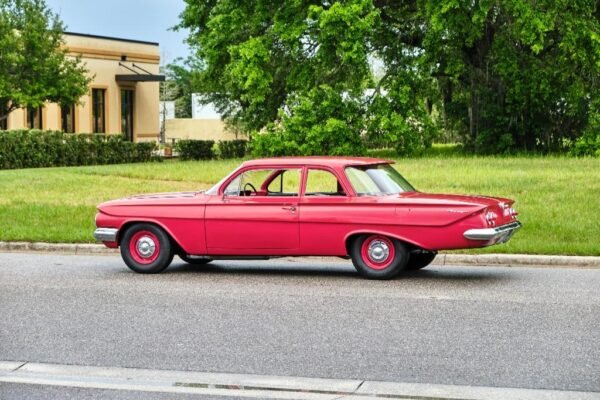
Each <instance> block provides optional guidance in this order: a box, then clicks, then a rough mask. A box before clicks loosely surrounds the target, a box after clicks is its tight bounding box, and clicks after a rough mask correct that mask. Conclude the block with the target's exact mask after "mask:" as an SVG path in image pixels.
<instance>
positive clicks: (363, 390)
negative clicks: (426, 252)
mask: <svg viewBox="0 0 600 400" xmlns="http://www.w3.org/2000/svg"><path fill="white" fill-rule="evenodd" d="M3 364H4V366H5V368H4V370H0V382H7V383H18V384H28V385H46V386H64V387H71V388H82V389H105V390H119V391H131V392H153V393H172V394H194V395H204V396H229V397H231V398H257V399H282V400H290V399H299V400H340V399H347V400H351V399H352V400H363V399H364V400H376V399H382V398H388V399H430V400H456V399H463V400H475V399H488V400H521V399H528V400H593V399H596V400H597V399H598V398H599V396H598V393H597V392H581V391H565V390H547V389H523V388H506V387H504V388H503V387H486V386H465V385H440V384H429V383H404V382H386V381H370V380H362V379H331V378H310V377H300V376H274V375H249V374H232V373H222V372H216V373H211V372H194V371H174V370H152V369H141V368H123V367H93V366H85V365H65V364H46V363H33V362H32V363H30V362H3V361H0V366H2V365H3ZM115 393H116V392H115Z"/></svg>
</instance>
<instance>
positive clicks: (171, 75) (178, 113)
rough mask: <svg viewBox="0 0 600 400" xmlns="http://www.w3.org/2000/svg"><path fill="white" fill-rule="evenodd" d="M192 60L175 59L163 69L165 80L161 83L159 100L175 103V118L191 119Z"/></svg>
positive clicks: (194, 67)
mask: <svg viewBox="0 0 600 400" xmlns="http://www.w3.org/2000/svg"><path fill="white" fill-rule="evenodd" d="M196 68H198V66H196V64H195V61H194V59H191V58H188V59H185V60H184V59H181V58H177V59H175V61H174V62H172V63H171V64H168V65H166V66H165V67H164V70H163V72H164V73H165V75H166V78H167V80H166V81H165V82H161V84H160V85H161V92H160V93H161V100H167V101H175V118H191V117H192V80H193V79H194V73H193V71H194V69H196Z"/></svg>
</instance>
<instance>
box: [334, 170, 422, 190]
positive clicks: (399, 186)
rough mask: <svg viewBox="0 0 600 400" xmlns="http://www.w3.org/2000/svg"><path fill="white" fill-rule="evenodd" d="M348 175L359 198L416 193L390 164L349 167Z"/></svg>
mask: <svg viewBox="0 0 600 400" xmlns="http://www.w3.org/2000/svg"><path fill="white" fill-rule="evenodd" d="M346 175H347V176H348V180H349V181H350V183H351V184H352V187H353V188H354V191H355V192H356V194H357V195H359V196H384V195H390V194H398V193H403V192H414V191H415V188H414V187H412V186H411V184H410V183H408V182H407V181H406V179H404V178H403V177H402V175H400V174H399V173H398V171H396V170H395V169H394V168H393V167H392V166H391V165H389V164H378V165H365V166H353V167H348V168H346Z"/></svg>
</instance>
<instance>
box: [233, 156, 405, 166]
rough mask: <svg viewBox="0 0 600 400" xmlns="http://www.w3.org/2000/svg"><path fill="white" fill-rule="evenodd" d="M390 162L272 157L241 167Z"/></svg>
mask: <svg viewBox="0 0 600 400" xmlns="http://www.w3.org/2000/svg"><path fill="white" fill-rule="evenodd" d="M393 163H394V161H392V160H384V159H381V158H371V157H333V156H329V157H324V156H309V157H272V158H259V159H256V160H248V161H245V162H244V163H243V164H242V165H243V166H245V167H247V166H262V165H321V166H328V167H340V166H341V167H345V166H348V165H371V164H393Z"/></svg>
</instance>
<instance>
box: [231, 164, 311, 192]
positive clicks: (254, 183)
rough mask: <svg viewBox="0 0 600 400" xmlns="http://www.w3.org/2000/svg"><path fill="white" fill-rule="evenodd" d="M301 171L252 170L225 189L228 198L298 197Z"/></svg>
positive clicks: (235, 179)
mask: <svg viewBox="0 0 600 400" xmlns="http://www.w3.org/2000/svg"><path fill="white" fill-rule="evenodd" d="M300 176H301V174H300V170H299V169H289V170H281V169H252V170H248V171H245V172H243V173H241V174H240V175H238V176H237V177H235V178H234V179H233V180H232V181H231V182H230V183H229V185H227V187H226V188H225V191H224V194H225V195H226V196H298V193H299V192H300Z"/></svg>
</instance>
